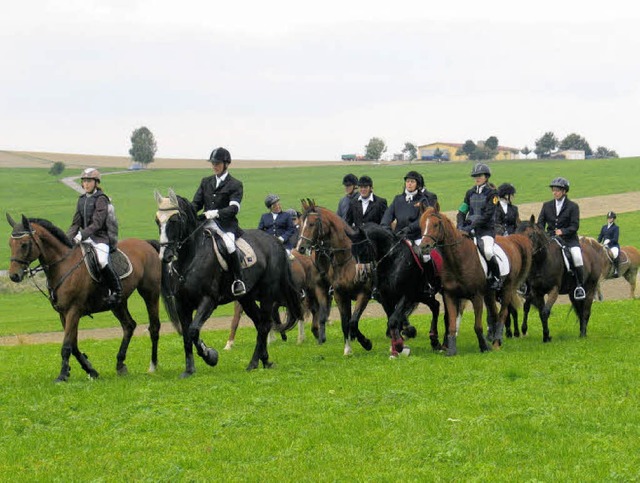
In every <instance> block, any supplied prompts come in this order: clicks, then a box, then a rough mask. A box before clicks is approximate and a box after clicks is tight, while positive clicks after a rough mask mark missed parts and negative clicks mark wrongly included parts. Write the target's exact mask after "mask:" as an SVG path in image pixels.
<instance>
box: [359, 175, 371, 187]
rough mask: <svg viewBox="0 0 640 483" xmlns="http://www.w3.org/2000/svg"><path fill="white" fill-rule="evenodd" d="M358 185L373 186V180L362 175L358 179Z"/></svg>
mask: <svg viewBox="0 0 640 483" xmlns="http://www.w3.org/2000/svg"><path fill="white" fill-rule="evenodd" d="M358 186H371V187H373V180H372V179H371V178H370V177H369V176H366V175H365V176H360V179H359V180H358Z"/></svg>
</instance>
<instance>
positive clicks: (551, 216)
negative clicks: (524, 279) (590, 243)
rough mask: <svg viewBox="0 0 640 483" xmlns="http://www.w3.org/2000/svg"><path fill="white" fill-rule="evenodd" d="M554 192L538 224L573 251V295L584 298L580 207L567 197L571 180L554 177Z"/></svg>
mask: <svg viewBox="0 0 640 483" xmlns="http://www.w3.org/2000/svg"><path fill="white" fill-rule="evenodd" d="M549 187H550V188H551V191H552V192H553V198H554V199H552V200H550V201H546V202H545V203H544V204H543V205H542V210H540V215H539V216H538V226H540V227H541V228H542V229H543V230H544V229H546V230H547V233H549V235H551V236H552V237H556V238H557V239H560V240H561V241H562V242H563V244H564V246H566V247H568V248H569V251H570V252H571V260H572V261H573V267H574V269H575V277H576V288H575V290H574V291H573V296H574V298H575V299H576V300H583V299H584V298H585V297H586V294H585V291H584V288H583V285H584V267H583V265H584V263H583V261H582V250H581V249H580V240H579V239H578V228H580V207H579V206H578V205H577V203H575V202H574V201H571V200H570V199H569V198H568V197H567V193H568V192H569V181H567V180H566V179H565V178H562V177H558V178H554V179H553V180H552V181H551V183H550V184H549Z"/></svg>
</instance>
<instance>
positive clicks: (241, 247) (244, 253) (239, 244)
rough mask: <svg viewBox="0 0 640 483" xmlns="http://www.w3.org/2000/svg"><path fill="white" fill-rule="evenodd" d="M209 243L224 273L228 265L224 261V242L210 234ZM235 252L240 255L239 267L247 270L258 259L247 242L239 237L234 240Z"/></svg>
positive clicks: (214, 234) (225, 249) (225, 250)
mask: <svg viewBox="0 0 640 483" xmlns="http://www.w3.org/2000/svg"><path fill="white" fill-rule="evenodd" d="M211 243H212V244H213V252H214V253H215V254H216V258H217V259H218V263H220V266H221V267H222V269H223V270H224V271H225V272H228V271H229V264H228V263H227V260H226V259H225V256H226V254H227V247H226V246H225V245H224V241H222V238H220V236H219V235H217V234H216V233H212V234H211ZM236 251H237V252H238V254H239V255H240V267H241V268H243V269H244V268H249V267H252V266H253V265H255V264H256V262H257V261H258V258H257V257H256V252H255V251H254V250H253V248H252V247H251V245H249V242H247V241H246V240H245V239H244V238H242V237H240V238H237V239H236Z"/></svg>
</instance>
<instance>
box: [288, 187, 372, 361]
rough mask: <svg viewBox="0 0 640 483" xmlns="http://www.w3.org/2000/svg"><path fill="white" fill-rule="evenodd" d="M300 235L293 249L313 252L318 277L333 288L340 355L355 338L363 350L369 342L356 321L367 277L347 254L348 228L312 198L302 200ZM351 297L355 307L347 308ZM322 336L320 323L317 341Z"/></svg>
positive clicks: (366, 292)
mask: <svg viewBox="0 0 640 483" xmlns="http://www.w3.org/2000/svg"><path fill="white" fill-rule="evenodd" d="M302 210H303V213H302V218H301V228H300V239H299V240H298V246H297V249H298V251H299V252H300V253H301V254H305V253H306V252H315V261H316V266H317V268H318V270H319V272H320V274H321V276H322V277H324V278H326V279H327V280H328V281H329V283H330V284H331V287H332V288H333V296H334V298H335V300H336V304H337V305H338V310H339V311H340V319H341V322H342V333H343V335H344V355H345V356H346V355H351V354H352V349H351V340H352V339H354V338H355V339H357V340H358V342H360V344H361V345H362V347H364V349H365V350H371V348H372V344H371V341H370V340H369V339H367V338H366V337H365V336H364V334H362V332H360V328H359V327H358V322H359V320H360V317H361V316H362V312H364V309H365V308H366V307H367V304H368V303H369V299H370V298H371V280H370V279H368V278H363V277H359V276H358V274H357V271H356V261H355V259H354V258H353V256H352V255H351V240H350V239H349V238H348V237H347V231H349V232H350V231H351V229H350V228H349V227H348V226H347V224H346V223H345V221H344V220H343V219H342V218H340V217H339V216H338V215H336V214H335V213H334V212H332V211H330V210H328V209H326V208H323V207H321V206H317V205H316V203H315V201H312V200H306V201H305V200H303V201H302ZM352 300H355V301H356V305H355V310H354V311H353V313H352V312H351V301H352ZM324 339H325V327H324V325H323V324H321V325H320V334H319V341H320V342H322V341H324Z"/></svg>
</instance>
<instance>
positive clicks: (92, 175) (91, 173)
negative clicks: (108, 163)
mask: <svg viewBox="0 0 640 483" xmlns="http://www.w3.org/2000/svg"><path fill="white" fill-rule="evenodd" d="M100 177H101V175H100V171H98V170H97V169H96V168H87V169H85V170H84V171H83V172H82V174H81V175H80V179H95V180H96V181H100Z"/></svg>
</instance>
